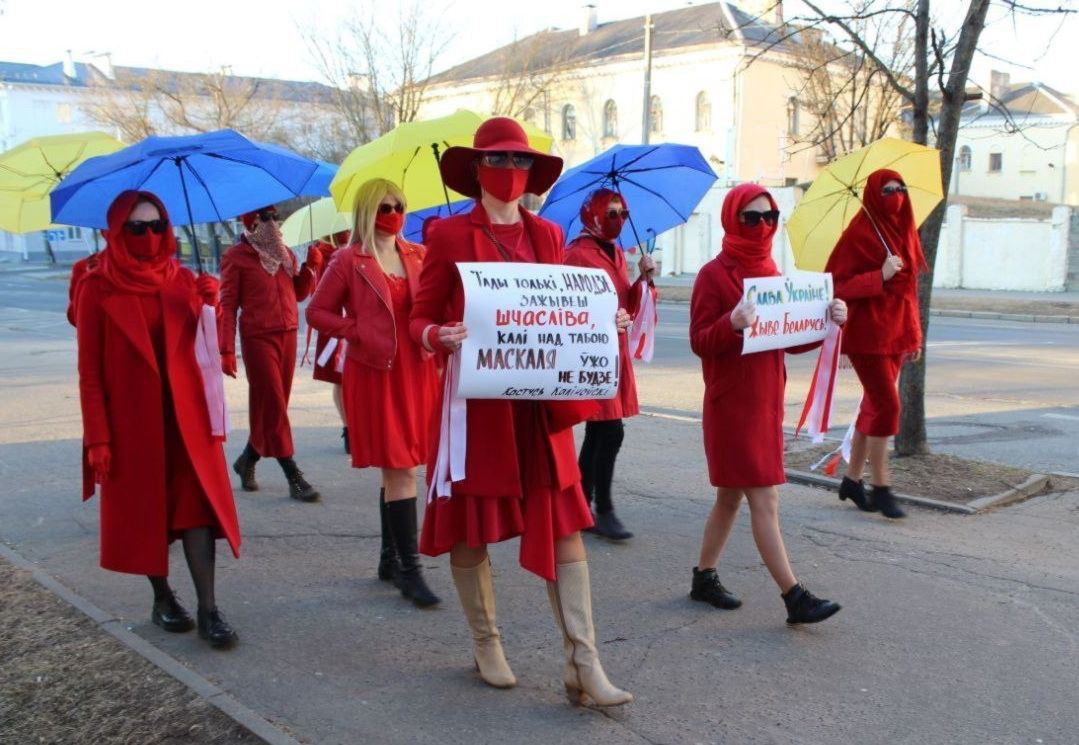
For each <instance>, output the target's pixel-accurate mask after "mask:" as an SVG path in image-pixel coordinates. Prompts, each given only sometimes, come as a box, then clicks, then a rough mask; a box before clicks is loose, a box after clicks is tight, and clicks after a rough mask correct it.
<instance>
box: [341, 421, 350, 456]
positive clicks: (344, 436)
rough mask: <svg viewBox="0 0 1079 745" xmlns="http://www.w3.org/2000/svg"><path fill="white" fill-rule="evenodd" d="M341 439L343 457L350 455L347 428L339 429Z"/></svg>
mask: <svg viewBox="0 0 1079 745" xmlns="http://www.w3.org/2000/svg"><path fill="white" fill-rule="evenodd" d="M341 439H342V440H344V441H345V455H352V448H351V447H350V446H349V444H348V427H342V428H341Z"/></svg>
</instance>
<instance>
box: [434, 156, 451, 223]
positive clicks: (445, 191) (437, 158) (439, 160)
mask: <svg viewBox="0 0 1079 745" xmlns="http://www.w3.org/2000/svg"><path fill="white" fill-rule="evenodd" d="M431 150H432V151H433V152H434V154H435V163H437V164H439V165H442V156H440V155H439V154H438V143H437V142H432V143H431ZM439 180H440V181H442V196H444V197H445V198H446V214H447V215H449V214H450V191H449V189H447V188H446V181H445V180H444V179H442V175H441V174H439Z"/></svg>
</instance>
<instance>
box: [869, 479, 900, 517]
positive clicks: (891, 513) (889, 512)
mask: <svg viewBox="0 0 1079 745" xmlns="http://www.w3.org/2000/svg"><path fill="white" fill-rule="evenodd" d="M872 499H873V504H874V505H876V507H877V509H879V510H880V514H882V515H884V516H885V517H890V518H892V519H893V520H898V519H899V518H901V517H906V516H907V513H906V512H903V510H901V509H900V508H899V505H898V504H896V501H895V495H894V494H892V487H890V486H874V487H873V495H872Z"/></svg>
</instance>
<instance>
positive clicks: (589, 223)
mask: <svg viewBox="0 0 1079 745" xmlns="http://www.w3.org/2000/svg"><path fill="white" fill-rule="evenodd" d="M628 217H629V205H627V204H626V200H625V197H623V196H622V195H621V194H619V193H618V192H615V191H611V190H610V189H598V190H596V191H594V192H592V193H591V194H589V195H588V197H586V198H585V201H584V203H583V204H582V205H581V235H580V236H578V237H577V238H576V239H574V241H573V242H572V243H570V244H569V245H568V246H566V263H567V264H571V265H573V266H584V267H590V268H592V269H603V270H604V271H606V272H607V274H608V276H610V278H611V282H612V283H613V284H614V287H615V289H616V290H617V291H618V307H620V308H625V309H626V311H627V312H628V313H629V315H630V317H631V318H632V317H635V316H636V315H637V306H638V304H639V303H640V300H641V294H640V293H641V287H640V285H641V284H642V283H648V284H649V287H648V290H647V291H649V292H655V290H654V288H652V287H651V281H652V273H653V272H654V271H655V264H654V263H653V261H652V257H651V256H648V255H642V256H641V260H640V265H639V268H640V275H639V276H638V277H637V281H636V282H634V283H633V284H630V281H629V277H628V276H627V269H626V258H625V256H624V255H623V254H622V249H621V248H619V247H618V246H617V245H616V244H615V241H616V240H618V236H619V235H620V234H621V232H622V227H623V225H625V222H626V218H628ZM618 354H619V357H620V358H621V369H620V370H619V372H618V393H617V394H616V395H615V397H614V398H611V399H605V400H601V401H597V402H596V403H597V404H599V412H597V413H596V414H594V415H593V416H592V418H591V419H589V420H588V422H587V423H586V424H585V429H584V442H583V443H582V444H581V454H580V457H579V458H578V459H577V464H578V465H579V466H580V468H581V487H582V488H583V489H584V496H585V499H587V500H588V503H589V504H590V505H591V504H592V501H593V498H594V499H595V504H596V512H595V521H596V525H595V527H594V528H592V530H593V531H594V532H596V533H598V534H599V535H601V536H603V537H604V538H608V539H610V540H613V541H624V540H627V539H629V538H632V537H633V533H631V532H629V531H628V530H626V528H625V526H624V525H622V521H621V520H619V519H618V515H616V514H615V511H614V505H613V504H612V503H611V482H612V480H613V479H614V462H615V459H616V458H617V457H618V451H619V449H620V448H621V447H622V440H623V438H624V437H625V426H624V425H623V424H622V420H623V419H626V418H629V417H633V416H637V414H638V413H640V407H639V406H638V404H637V382H636V380H635V379H634V376H633V358H632V356H631V355H630V352H629V335H628V334H622V335H621V336H620V337H619V339H618Z"/></svg>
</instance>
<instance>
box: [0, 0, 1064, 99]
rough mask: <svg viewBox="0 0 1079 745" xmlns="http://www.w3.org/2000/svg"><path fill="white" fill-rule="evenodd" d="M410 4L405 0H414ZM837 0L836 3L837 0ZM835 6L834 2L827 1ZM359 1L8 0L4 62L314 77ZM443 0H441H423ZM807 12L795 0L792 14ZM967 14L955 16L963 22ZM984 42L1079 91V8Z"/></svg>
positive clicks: (471, 24) (1016, 70)
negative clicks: (90, 62) (311, 52)
mask: <svg viewBox="0 0 1079 745" xmlns="http://www.w3.org/2000/svg"><path fill="white" fill-rule="evenodd" d="M406 1H407V0H406ZM837 1H838V0H832V3H833V4H834V3H835V2H837ZM825 2H826V3H827V2H828V0H825ZM1058 3H1060V4H1063V5H1065V6H1066V7H1072V8H1076V9H1079V0H1052V3H1050V1H1049V0H1030V3H1029V4H1040V5H1049V4H1053V5H1056V4H1058ZM595 4H596V5H597V8H598V15H599V20H600V22H601V23H602V22H603V21H605V20H612V19H615V18H628V17H633V16H635V15H640V14H643V13H645V12H649V11H651V12H659V11H663V10H670V9H673V8H678V7H682V6H684V5H686V4H687V3H685V2H684V0H683V1H681V2H679V1H676V0H595ZM361 5H366V3H361V2H358V0H293V2H280V1H279V0H179V1H178V2H168V1H164V0H0V59H2V60H10V61H20V62H34V63H38V64H43V63H49V62H57V61H60V60H61V59H63V57H64V55H65V54H66V50H68V49H70V50H72V52H73V53H74V54H75V56H76V58H77V59H82V58H85V57H86V53H87V52H89V51H91V50H93V51H108V52H111V53H112V55H113V62H114V63H115V64H119V65H131V66H147V67H163V68H170V69H178V70H192V71H199V70H215V69H218V68H220V67H221V66H222V65H229V66H231V67H232V69H233V71H234V72H235V73H237V74H248V75H265V76H270V77H281V78H291V79H298V80H312V79H317V78H318V77H319V75H318V70H317V69H316V68H315V66H314V65H313V64H312V63H311V61H310V59H309V56H308V53H307V50H306V47H305V44H304V41H303V38H302V35H301V33H300V30H299V29H300V27H303V26H310V25H311V24H314V23H315V22H316V19H317V23H318V25H319V26H321V27H329V26H332V25H333V23H334V22H335V20H336V19H340V18H343V17H345V15H346V14H347V13H349V12H350V9H352V8H354V7H357V6H361ZM372 5H374V7H377V8H381V9H384V12H385V13H386V15H387V17H388V18H389V19H392V18H393V17H394V16H395V14H396V8H397V3H396V2H395V0H379V2H377V3H372ZM444 5H445V6H446V7H447V8H449V10H448V12H447V15H446V18H447V21H446V22H447V25H448V26H450V27H453V28H454V29H455V30H456V32H457V36H456V41H455V42H454V43H453V45H452V46H451V48H450V49H449V50H448V51H447V53H446V55H445V56H444V57H443V61H442V64H441V65H440V66H441V67H448V66H450V65H452V64H454V63H456V62H460V61H463V60H465V59H468V58H469V57H472V56H476V55H477V54H480V53H482V52H485V51H488V50H490V49H493V48H495V47H498V46H501V45H502V44H506V43H508V42H510V41H512V39H513V38H514V35H518V36H525V35H527V34H530V33H533V32H535V31H538V30H540V29H542V28H546V27H550V26H555V27H560V28H571V27H576V26H577V23H578V19H579V17H580V14H581V12H582V11H581V8H582V6H583V3H581V2H578V1H577V0H542V1H541V2H521V0H511V1H505V2H494V1H493V0H446V2H445V3H444ZM965 5H966V2H961V0H935V1H934V7H935V8H947V9H951V12H952V13H953V14H957V10H956V9H961V7H962V6H965ZM425 6H426V7H437V6H438V0H425ZM797 12H798V7H797V0H788V2H787V16H788V17H790V16H792V15H795V14H796V13H797ZM958 20H959V16H958V15H953V17H952V18H950V21H951V25H952V26H953V27H955V26H957V24H958ZM982 41H983V43H982V46H983V48H984V49H986V50H991V51H992V53H993V54H994V55H997V56H999V57H1003V58H1006V59H1008V60H1011V61H1013V62H1016V63H1019V65H1025V66H1027V67H1029V68H1033V69H1025V68H1024V67H1017V66H1009V65H1007V64H1006V63H1004V62H1001V61H999V60H993V59H989V58H987V57H984V56H979V58H978V60H977V63H976V66H975V73H974V76H975V78H976V79H977V80H979V81H980V82H988V71H989V70H990V69H991V68H997V69H1008V70H1009V71H1010V72H1011V73H1012V80H1013V81H1016V80H1027V79H1038V80H1042V81H1044V82H1046V83H1048V84H1049V85H1052V86H1054V87H1057V88H1060V89H1062V90H1065V91H1069V92H1072V93H1076V92H1079V75H1076V72H1075V69H1076V60H1077V59H1079V57H1077V54H1076V49H1077V48H1079V17H1077V16H1076V15H1072V16H1070V17H1068V18H1067V19H1066V20H1064V21H1063V22H1062V20H1061V17H1059V16H1058V17H1052V18H1041V19H1033V18H1029V17H1024V16H1020V17H1018V18H1016V17H1014V16H1012V15H1011V14H1010V13H1007V12H1005V11H1004V10H1003V9H1002V8H999V7H997V8H994V9H993V10H992V11H991V17H990V19H989V25H988V28H987V29H986V32H985V34H983V37H982Z"/></svg>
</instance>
